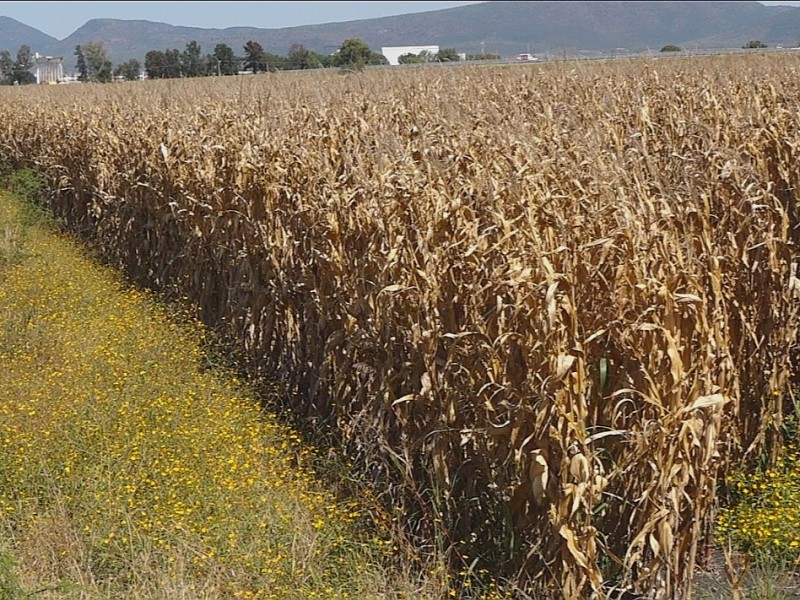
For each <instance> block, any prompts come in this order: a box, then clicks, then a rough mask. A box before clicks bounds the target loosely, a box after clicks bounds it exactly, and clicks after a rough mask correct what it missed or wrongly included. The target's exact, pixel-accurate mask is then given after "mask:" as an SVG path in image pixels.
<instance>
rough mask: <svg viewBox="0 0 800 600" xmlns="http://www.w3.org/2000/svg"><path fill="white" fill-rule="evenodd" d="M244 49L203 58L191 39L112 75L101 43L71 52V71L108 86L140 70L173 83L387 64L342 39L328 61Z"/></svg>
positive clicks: (219, 50) (302, 53)
mask: <svg viewBox="0 0 800 600" xmlns="http://www.w3.org/2000/svg"><path fill="white" fill-rule="evenodd" d="M243 50H244V53H243V55H241V56H237V55H236V54H235V52H234V50H233V48H231V47H230V46H229V45H227V44H217V45H216V46H215V47H214V52H212V53H210V54H203V50H202V48H201V47H200V44H198V43H197V42H196V41H194V40H192V41H190V42H188V43H187V44H186V46H185V48H184V49H183V50H182V51H181V50H178V49H177V48H168V49H166V50H150V51H149V52H147V53H146V54H145V57H144V65H141V64H140V63H139V61H138V60H136V59H131V60H128V61H125V62H124V63H121V64H119V65H117V67H116V68H114V69H113V70H112V68H111V62H110V61H109V60H108V58H107V56H106V54H105V51H104V50H103V45H102V43H101V42H97V43H92V44H83V45H80V46H77V47H76V48H75V56H76V70H77V71H78V79H79V80H80V81H99V82H104V81H111V79H112V77H117V78H121V79H128V80H134V79H138V78H139V77H140V75H141V73H142V70H144V73H145V74H146V75H147V77H148V78H149V79H174V78H179V77H206V76H210V75H217V76H224V75H236V74H238V73H239V72H240V71H243V70H245V71H252V72H253V73H265V72H271V71H280V70H302V69H319V68H324V67H340V68H349V69H354V70H360V69H361V68H363V67H364V66H366V65H385V64H388V61H387V60H386V58H385V57H384V56H383V55H381V54H378V53H377V52H373V51H372V49H371V48H370V47H369V45H368V44H367V43H366V42H364V41H363V40H360V39H358V38H351V39H347V40H345V41H344V42H343V43H342V45H341V47H340V48H339V49H338V50H336V52H334V53H333V54H331V55H330V56H325V55H322V54H319V53H317V52H314V51H312V50H309V49H308V48H306V47H305V46H304V45H303V44H292V46H291V47H290V48H289V52H288V54H287V55H286V56H281V55H278V54H273V53H271V52H267V51H266V50H264V48H263V46H262V45H261V44H259V43H258V42H256V41H253V40H251V41H248V42H247V43H246V44H245V45H244V48H243Z"/></svg>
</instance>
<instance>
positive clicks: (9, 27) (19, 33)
mask: <svg viewBox="0 0 800 600" xmlns="http://www.w3.org/2000/svg"><path fill="white" fill-rule="evenodd" d="M23 44H27V45H28V46H30V47H31V50H32V51H34V52H37V51H38V52H39V53H41V54H44V53H43V52H42V51H41V50H39V48H50V47H52V46H54V45H56V44H58V40H57V39H56V38H54V37H51V36H49V35H47V34H46V33H42V32H41V31H39V30H38V29H34V28H33V27H29V26H27V25H25V24H24V23H20V22H19V21H17V20H16V19H12V18H11V17H0V50H8V51H9V52H10V53H11V56H12V57H14V56H16V54H17V50H19V47H20V46H22V45H23Z"/></svg>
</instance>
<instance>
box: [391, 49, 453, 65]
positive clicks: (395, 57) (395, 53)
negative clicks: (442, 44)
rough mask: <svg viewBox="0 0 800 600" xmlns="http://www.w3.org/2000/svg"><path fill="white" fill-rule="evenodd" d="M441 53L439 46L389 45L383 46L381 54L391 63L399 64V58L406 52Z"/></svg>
mask: <svg viewBox="0 0 800 600" xmlns="http://www.w3.org/2000/svg"><path fill="white" fill-rule="evenodd" d="M423 52H427V53H428V54H439V46H387V47H384V48H381V54H383V55H384V56H385V57H386V60H388V61H389V64H390V65H399V64H400V61H399V58H400V57H401V56H403V55H404V54H417V55H419V54H422V53H423Z"/></svg>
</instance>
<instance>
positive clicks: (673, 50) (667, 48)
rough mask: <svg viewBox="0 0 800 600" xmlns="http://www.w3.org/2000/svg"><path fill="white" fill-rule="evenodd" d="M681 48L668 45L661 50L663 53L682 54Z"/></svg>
mask: <svg viewBox="0 0 800 600" xmlns="http://www.w3.org/2000/svg"><path fill="white" fill-rule="evenodd" d="M681 50H682V49H681V47H680V46H674V45H672V44H668V45H667V46H664V47H663V48H662V49H661V52H681Z"/></svg>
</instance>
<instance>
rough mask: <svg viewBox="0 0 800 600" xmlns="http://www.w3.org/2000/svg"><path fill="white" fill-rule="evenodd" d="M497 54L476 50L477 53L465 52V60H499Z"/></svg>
mask: <svg viewBox="0 0 800 600" xmlns="http://www.w3.org/2000/svg"><path fill="white" fill-rule="evenodd" d="M499 59H500V55H499V54H492V53H491V52H478V53H477V54H467V60H499Z"/></svg>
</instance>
